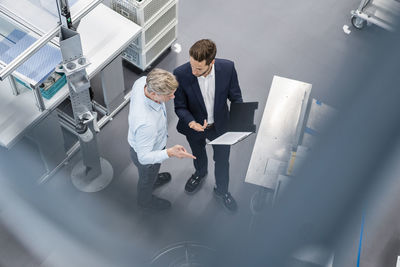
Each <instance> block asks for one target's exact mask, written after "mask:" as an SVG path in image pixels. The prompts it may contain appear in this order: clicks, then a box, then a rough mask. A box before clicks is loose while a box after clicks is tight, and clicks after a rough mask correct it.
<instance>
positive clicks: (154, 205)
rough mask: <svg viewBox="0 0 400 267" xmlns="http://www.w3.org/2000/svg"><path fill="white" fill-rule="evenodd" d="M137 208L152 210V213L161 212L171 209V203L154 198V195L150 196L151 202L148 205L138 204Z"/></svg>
mask: <svg viewBox="0 0 400 267" xmlns="http://www.w3.org/2000/svg"><path fill="white" fill-rule="evenodd" d="M139 207H141V208H142V209H146V210H154V211H161V210H167V209H169V208H171V202H169V201H168V200H166V199H163V198H159V197H156V196H155V195H152V197H151V201H149V202H148V203H140V202H139Z"/></svg>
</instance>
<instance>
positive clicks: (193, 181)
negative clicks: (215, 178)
mask: <svg viewBox="0 0 400 267" xmlns="http://www.w3.org/2000/svg"><path fill="white" fill-rule="evenodd" d="M206 175H207V173H206V174H204V175H198V174H196V173H195V174H193V175H192V176H190V178H189V180H188V181H187V182H186V185H185V191H186V192H187V193H194V192H196V191H197V190H198V189H199V188H200V184H201V183H202V181H203V180H204V179H203V178H204V177H205V176H206Z"/></svg>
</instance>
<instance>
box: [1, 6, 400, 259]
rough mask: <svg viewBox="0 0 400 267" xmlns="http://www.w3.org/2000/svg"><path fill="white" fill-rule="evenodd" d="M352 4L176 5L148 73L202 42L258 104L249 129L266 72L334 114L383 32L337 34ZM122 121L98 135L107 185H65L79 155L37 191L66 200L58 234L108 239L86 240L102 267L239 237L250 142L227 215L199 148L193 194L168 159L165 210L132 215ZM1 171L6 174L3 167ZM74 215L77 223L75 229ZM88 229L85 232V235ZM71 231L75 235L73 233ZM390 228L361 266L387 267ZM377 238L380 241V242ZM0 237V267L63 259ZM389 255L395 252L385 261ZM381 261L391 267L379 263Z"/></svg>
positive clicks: (244, 222)
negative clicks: (211, 45) (209, 42)
mask: <svg viewBox="0 0 400 267" xmlns="http://www.w3.org/2000/svg"><path fill="white" fill-rule="evenodd" d="M358 5H359V1H358V0H350V1H339V2H338V1H334V0H325V1H320V0H304V1H294V0H283V1H276V0H272V1H262V0H254V1H250V2H243V1H238V0H231V1H223V0H203V1H196V0H181V1H180V2H179V24H178V40H177V43H179V44H180V45H181V46H182V52H181V53H175V52H173V51H171V52H169V53H168V54H166V55H165V57H164V58H163V59H162V60H161V61H160V62H159V63H158V64H157V67H160V68H164V69H166V70H169V71H172V70H173V69H174V68H175V67H177V66H179V65H180V64H183V63H185V62H186V61H187V60H188V49H189V47H190V46H191V44H192V43H193V42H195V41H196V40H198V39H201V38H211V39H213V40H214V41H215V42H216V44H217V47H218V54H217V57H221V58H227V59H231V60H233V61H234V62H235V65H236V69H237V72H238V76H239V82H240V85H241V88H242V93H243V97H244V100H245V101H259V104H260V105H259V107H260V109H259V110H258V111H257V112H256V119H255V120H256V124H257V125H258V124H259V122H260V120H261V115H262V111H263V107H264V105H265V103H266V99H267V96H268V92H269V88H270V85H271V82H272V77H273V76H274V75H279V76H283V77H288V78H292V79H296V80H300V81H304V82H308V83H311V84H313V89H312V97H313V98H316V99H318V100H320V101H322V102H324V103H326V104H328V105H330V106H332V107H335V108H337V109H340V108H341V107H342V106H343V105H345V104H347V103H348V101H351V99H352V98H354V97H356V95H357V94H359V93H360V90H361V89H362V88H358V84H357V81H358V80H357V79H353V78H354V77H360V76H361V75H362V74H363V71H365V68H368V67H369V66H371V64H373V62H374V59H375V58H376V51H374V47H373V46H372V44H374V43H375V42H376V41H378V40H379V39H380V38H381V37H382V36H383V35H384V34H385V32H384V31H383V30H382V29H379V28H378V27H375V26H372V27H368V28H367V29H365V30H363V31H357V30H355V29H354V28H352V27H350V29H351V30H352V32H351V34H350V35H347V34H345V33H344V32H343V30H342V27H343V25H345V24H347V25H351V23H350V10H352V9H355V8H356V7H357V6H358ZM124 76H125V86H126V88H127V90H129V88H130V87H131V86H132V84H133V82H134V81H135V80H136V79H137V78H138V77H139V76H140V75H139V74H136V73H134V72H132V71H131V70H130V69H129V68H125V69H124ZM167 112H168V120H169V122H168V131H169V139H168V146H172V145H174V144H182V145H184V146H185V147H188V144H187V142H186V140H185V138H184V136H182V135H180V134H179V133H177V131H176V129H175V126H176V123H177V117H176V115H175V114H174V112H173V103H172V102H171V103H168V104H167ZM127 117H128V107H125V108H124V109H123V110H122V111H121V112H120V113H119V114H118V115H116V117H115V118H114V119H113V120H112V121H111V122H109V123H108V124H107V125H106V126H105V127H104V128H103V129H102V131H101V132H100V133H99V135H98V144H99V149H100V152H101V154H102V156H103V157H104V158H106V159H108V160H109V161H110V162H111V164H112V165H113V167H114V179H113V181H112V182H111V184H110V185H109V186H108V187H107V188H106V189H104V190H102V191H100V192H98V193H91V194H88V193H82V192H79V191H77V190H76V189H75V188H74V187H73V185H72V183H71V181H70V179H69V172H70V170H71V168H72V166H73V165H74V163H75V162H77V161H78V160H79V159H80V155H79V154H77V155H76V156H75V157H74V158H73V159H72V160H71V161H70V163H69V164H68V165H67V166H65V167H64V168H63V169H62V170H61V171H60V172H58V173H57V175H55V176H54V177H53V178H52V179H51V180H50V181H48V182H47V183H46V184H44V185H42V187H43V188H44V190H46V192H52V193H53V194H55V195H57V194H58V193H59V194H64V195H66V196H67V197H68V203H67V204H66V206H65V211H63V210H64V207H63V208H61V207H60V208H59V210H58V211H59V212H60V210H61V213H62V216H61V215H60V216H59V217H58V218H56V219H58V220H56V221H57V222H59V223H60V221H59V220H61V219H63V220H61V221H62V223H60V224H59V225H64V226H65V225H67V226H68V225H71V229H72V230H71V229H69V228H68V227H66V228H68V230H69V232H68V233H71V234H72V235H73V236H74V237H75V238H76V239H80V238H81V239H85V238H89V237H93V236H97V238H98V242H99V243H102V244H104V243H107V240H108V241H110V242H109V243H110V244H109V245H106V246H105V247H106V248H104V247H102V248H101V246H100V245H98V244H94V243H89V244H87V245H88V246H89V247H91V248H92V249H93V250H94V251H96V249H97V248H99V249H105V250H107V251H106V252H104V253H103V255H111V258H112V259H114V263H113V264H106V263H104V266H144V264H145V262H146V261H148V260H150V259H151V258H152V257H153V256H154V255H155V254H156V253H157V252H158V251H160V250H162V249H163V248H165V247H167V246H170V245H171V244H176V243H179V242H185V241H195V242H200V243H202V242H203V243H204V244H207V245H209V246H211V247H212V246H213V245H215V244H218V243H221V242H224V240H227V238H229V236H227V235H229V233H231V230H233V229H234V231H236V232H241V233H246V232H248V231H249V228H250V227H251V224H252V223H253V222H254V220H256V216H254V214H252V212H251V210H250V208H249V205H250V199H251V197H252V195H253V194H254V192H256V190H257V188H256V187H255V186H253V185H250V184H247V183H245V182H244V177H245V175H246V171H247V166H248V163H249V160H250V156H251V152H252V147H253V144H254V142H255V137H256V136H255V135H252V136H250V137H249V138H247V139H246V140H244V141H242V142H240V143H239V144H237V145H235V146H233V147H232V150H231V157H230V164H231V182H230V192H231V193H232V195H233V196H235V198H236V199H237V201H238V204H239V211H238V212H237V213H236V214H230V213H227V212H226V211H225V209H224V208H223V207H222V205H221V203H219V202H218V201H217V200H216V199H215V197H214V196H213V194H212V188H213V186H214V177H213V174H212V173H213V164H212V160H211V159H212V151H211V149H209V150H208V153H209V159H210V166H209V173H210V174H209V176H208V177H207V179H206V182H205V183H204V185H203V187H202V188H201V190H200V191H199V192H197V193H196V194H195V195H187V194H186V193H185V192H184V190H183V188H184V184H185V182H186V180H187V179H188V177H190V175H191V174H192V172H193V167H192V163H191V161H190V160H188V159H182V160H178V159H169V160H167V161H165V162H164V163H163V164H162V167H161V171H169V172H171V174H172V176H173V179H172V181H171V182H170V183H169V184H167V185H165V186H164V187H162V188H160V189H158V190H157V194H158V195H160V196H162V197H165V198H167V199H169V200H170V201H171V202H172V204H173V208H172V210H171V211H169V212H166V213H160V214H148V213H143V212H142V211H141V210H139V209H138V207H137V205H136V201H135V196H136V182H137V179H138V175H137V170H136V168H135V166H134V165H133V164H132V162H131V161H130V158H129V145H128V143H127V141H126V136H127V131H128V124H127ZM2 153H3V154H5V153H10V152H5V151H4V152H2ZM3 167H4V168H5V169H7V168H10V167H9V166H6V165H5V166H3ZM32 168H34V167H32ZM39 169H40V168H39ZM39 171H40V170H39ZM55 202H56V201H55ZM4 205H5V206H6V204H4ZM0 210H1V206H0ZM0 214H1V213H0ZM82 218H83V220H84V221H85V222H82V223H81V222H80V220H81V219H82ZM52 219H54V218H52ZM54 220H55V219H54ZM360 220H361V218H360ZM86 221H87V222H86ZM393 222H398V218H391V219H390V222H385V223H387V224H389V225H390V224H391V223H393ZM356 224H357V223H355V226H354V231H353V232H352V233H351V234H353V235H354V238H353V241H354V244H353V245H350V247H351V248H350V249H351V250H352V252H353V253H354V258H353V259H350V261H347V262H352V264H351V265H349V266H356V265H355V264H356V252H357V249H358V235H359V232H358V231H359V226H357V225H356ZM87 225H91V227H89V228H85V226H87ZM72 226H78V227H81V229H80V230H79V231H78V230H76V229H75V230H74V229H73V227H72ZM397 228H398V227H393V228H392V227H389V228H387V229H385V233H384V234H381V235H378V237H376V238H374V239H373V240H374V241H371V240H370V239H368V238H366V239H365V242H366V245H365V246H364V247H363V248H364V250H363V254H362V257H361V265H360V266H365V267H372V266H374V267H376V266H385V267H386V266H388V267H389V266H393V267H394V266H395V265H394V264H393V263H394V262H395V261H393V257H394V255H395V254H396V253H395V252H398V251H399V248H400V247H399V242H398V233H399V231H398V229H397ZM38 231H39V230H38ZM39 232H40V231H39ZM379 236H382V238H381V239H379ZM0 237H1V238H0V242H1V244H0V245H1V250H0V251H2V252H4V251H8V252H9V253H3V254H0V256H1V259H0V266H7V267H14V266H15V267H23V266H42V267H44V266H52V261H53V260H54V261H57V260H58V259H63V258H64V257H67V256H66V255H63V254H65V251H64V250H63V247H62V246H61V244H57V243H54V244H53V245H52V246H49V247H48V250H47V251H48V252H47V253H44V254H40V255H36V254H35V253H34V252H33V250H34V249H32V248H31V247H29V246H28V247H27V246H25V245H23V244H21V243H20V242H18V241H12V239H11V238H9V237H8V233H7V231H4V232H3V231H0ZM43 238H46V236H43ZM106 238H107V239H106ZM66 239H68V238H66ZM88 240H89V239H88ZM121 240H122V241H123V242H122V244H124V245H123V246H122V245H121V244H119V245H115V247H113V244H117V243H118V242H117V241H121ZM376 240H379V241H378V243H379V244H380V245H379V246H378V247H377V246H374V245H371V243H372V242H375V244H376V242H377V241H376ZM114 241H115V243H113V242H114ZM237 242H240V240H237ZM113 248H117V249H116V250H117V251H116V252H110V250H112V249H113ZM15 251H17V252H15ZM99 251H100V255H99V257H101V254H102V253H101V250H99ZM388 251H395V252H394V253H389V254H388ZM97 252H98V251H97ZM372 252H373V253H372ZM18 253H19V254H20V255H24V256H23V257H22V258H23V260H21V257H20V255H18V256H17V255H16V254H18ZM108 253H109V254H108ZM27 255H28V256H27ZM29 255H30V256H29ZM32 255H36V256H32ZM96 255H97V254H96ZM382 255H389V256H388V257H390V259H388V258H384V257H383V258H382ZM113 257H115V258H113ZM26 258H28V259H26ZM29 259H30V260H29ZM383 261H384V262H385V263H388V262H390V264H380V263H379V262H381V263H382V262H383ZM71 262H74V261H73V260H71ZM60 266H95V265H90V263H89V264H88V263H86V264H84V265H68V261H67V262H64V264H62V265H60Z"/></svg>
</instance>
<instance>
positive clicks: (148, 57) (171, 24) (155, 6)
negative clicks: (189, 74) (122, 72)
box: [111, 0, 178, 70]
mask: <svg viewBox="0 0 400 267" xmlns="http://www.w3.org/2000/svg"><path fill="white" fill-rule="evenodd" d="M111 7H112V9H114V10H115V11H116V12H118V13H120V14H121V15H123V16H125V17H126V18H128V19H130V20H132V21H133V22H135V23H137V24H138V25H140V26H141V27H142V31H141V33H140V34H139V36H138V37H137V38H136V39H135V40H134V41H133V42H132V43H131V44H130V45H129V46H128V47H127V48H126V49H125V51H124V52H123V53H122V57H123V58H124V59H125V60H126V61H128V62H130V63H131V64H133V65H135V66H136V67H138V68H139V69H141V70H146V69H148V68H149V67H150V66H151V63H153V62H154V61H155V60H156V59H157V58H158V57H159V56H160V55H161V54H162V53H163V52H164V51H166V50H167V49H168V48H169V47H170V46H171V45H172V43H173V42H174V41H175V40H176V37H177V17H178V1H177V0H143V1H138V0H112V2H111Z"/></svg>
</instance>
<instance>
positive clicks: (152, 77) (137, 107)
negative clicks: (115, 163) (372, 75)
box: [128, 68, 195, 210]
mask: <svg viewBox="0 0 400 267" xmlns="http://www.w3.org/2000/svg"><path fill="white" fill-rule="evenodd" d="M176 88H178V82H177V80H176V78H175V76H174V75H173V74H172V73H170V72H168V71H165V70H162V69H157V68H156V69H153V70H152V71H151V72H150V73H149V74H148V76H147V77H141V78H139V79H138V80H137V81H136V82H135V84H134V85H133V87H132V95H131V103H130V106H129V118H128V119H129V132H128V142H129V145H130V154H131V158H132V161H133V163H134V164H135V165H136V167H137V168H138V172H139V181H138V186H137V192H138V204H139V206H141V207H143V208H148V209H153V210H164V209H168V208H170V207H171V203H170V202H169V201H168V200H166V199H162V198H159V197H156V196H155V195H153V194H152V193H153V190H154V188H156V187H159V186H161V185H163V184H165V183H167V182H169V181H170V180H171V175H170V174H169V173H158V172H159V170H160V166H161V162H163V161H164V160H166V159H167V158H170V157H177V158H192V159H194V158H195V157H194V156H193V155H191V154H189V153H188V152H187V151H186V149H185V148H184V147H183V146H181V145H175V146H173V147H171V148H168V149H166V144H167V135H168V133H167V113H166V110H165V104H164V103H165V102H167V101H169V100H171V99H173V98H174V97H175V96H174V93H175V91H176Z"/></svg>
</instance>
